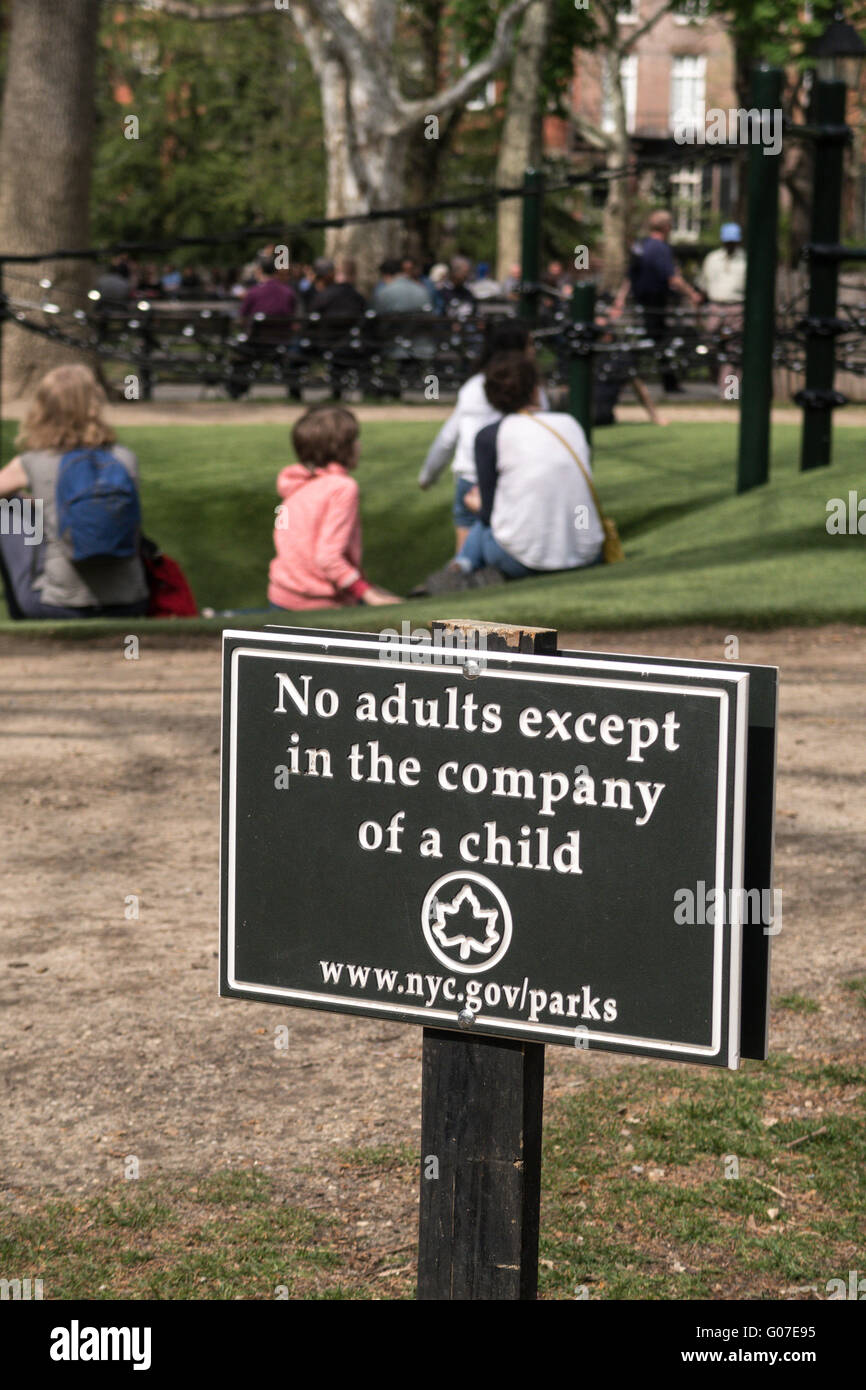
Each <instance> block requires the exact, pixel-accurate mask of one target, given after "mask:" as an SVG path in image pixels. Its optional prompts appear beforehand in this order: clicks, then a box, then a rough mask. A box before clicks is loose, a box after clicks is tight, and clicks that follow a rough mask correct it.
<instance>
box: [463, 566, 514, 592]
mask: <svg viewBox="0 0 866 1390" xmlns="http://www.w3.org/2000/svg"><path fill="white" fill-rule="evenodd" d="M467 579H468V580H469V588H470V589H488V588H490V586H491V585H495V584H504V583H505V575H504V574H503V573H502V570H498V569H496V567H495V565H485V566H484V568H483V569H480V570H473V571H472V573H471V574H469V575H467Z"/></svg>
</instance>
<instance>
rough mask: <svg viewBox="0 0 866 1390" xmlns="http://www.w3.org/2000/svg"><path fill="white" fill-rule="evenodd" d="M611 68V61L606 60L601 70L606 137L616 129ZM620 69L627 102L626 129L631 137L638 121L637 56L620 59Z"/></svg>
mask: <svg viewBox="0 0 866 1390" xmlns="http://www.w3.org/2000/svg"><path fill="white" fill-rule="evenodd" d="M610 67H611V65H610V59H609V58H605V60H604V63H603V65H602V70H601V128H602V130H603V131H604V133H605V134H606V135H611V134H612V133H613V131H614V130H615V129H616V125H615V122H614V118H613V110H612V105H613V92H612V90H611V85H612V78H611V71H610ZM619 68H620V77H621V79H622V94H623V99H624V101H625V128H626V130H627V131H628V133H629V135H633V134H634V129H635V122H636V120H637V81H638V56H637V54H636V53H627V54H626V55H625V57H624V58H621V59H620V63H619Z"/></svg>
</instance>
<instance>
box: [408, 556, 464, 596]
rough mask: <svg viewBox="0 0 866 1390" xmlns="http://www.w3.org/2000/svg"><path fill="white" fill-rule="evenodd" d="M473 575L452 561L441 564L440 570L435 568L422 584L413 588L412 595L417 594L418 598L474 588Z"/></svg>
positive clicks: (455, 592)
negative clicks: (416, 588)
mask: <svg viewBox="0 0 866 1390" xmlns="http://www.w3.org/2000/svg"><path fill="white" fill-rule="evenodd" d="M473 579H474V575H473V573H472V571H471V570H465V569H463V567H462V566H461V565H455V563H454V561H453V560H452V561H450V563H449V564H447V565H443V567H442V569H441V570H435V571H434V572H433V574H429V575H428V576H427V578H426V579H425V580H424V583H423V585H419V586H418V590H415V589H413V590H412V593H413V595H415V594H417V596H418V597H419V598H420V597H421V596H422V594H423V596H424V597H427V596H429V597H431V598H433V597H436V595H438V594H457V593H460V592H461V590H463V589H472V588H475V585H474V584H473V582H472V581H473Z"/></svg>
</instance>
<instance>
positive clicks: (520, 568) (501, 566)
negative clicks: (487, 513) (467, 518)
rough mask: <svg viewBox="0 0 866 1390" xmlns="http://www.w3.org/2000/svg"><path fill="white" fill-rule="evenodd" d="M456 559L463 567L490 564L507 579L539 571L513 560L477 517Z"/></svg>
mask: <svg viewBox="0 0 866 1390" xmlns="http://www.w3.org/2000/svg"><path fill="white" fill-rule="evenodd" d="M457 559H458V561H459V562H460V564H461V567H462V568H463V569H466V570H480V569H482V568H483V566H484V565H492V566H493V567H494V569H498V570H501V571H502V573H503V574H504V575H507V577H508V578H509V579H527V578H528V577H529V575H531V574H539V573H540V571H539V570H531V569H528V568H527V566H526V565H522V564H521V563H520V561H519V560H515V558H514V556H513V555H509V553H508V551H507V550H503V548H502V546H501V545H500V544H499V542H498V541H497V540H496V539H495V538H494V535H493V532H492V531H491V529H490V527H489V526H485V525H484V522H483V521H478V520H477V519H476V520H475V521H474V522H473V524H472V530H471V531H470V532H469V535H468V536H467V537H466V540H465V541H464V542H463V548H462V550H461V551H460V554H459V555H458V556H457Z"/></svg>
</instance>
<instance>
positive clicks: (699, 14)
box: [673, 0, 710, 24]
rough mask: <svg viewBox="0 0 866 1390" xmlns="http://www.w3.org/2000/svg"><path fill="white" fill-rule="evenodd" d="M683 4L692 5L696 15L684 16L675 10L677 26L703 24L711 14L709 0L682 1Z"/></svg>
mask: <svg viewBox="0 0 866 1390" xmlns="http://www.w3.org/2000/svg"><path fill="white" fill-rule="evenodd" d="M681 3H682V4H684V5H690V6H691V7H692V8H693V10H694V11H695V13H693V14H682V13H680V12H679V11H678V10H674V12H673V15H674V23H675V24H703V22H704V20H705V19H706V18H707V15H708V14H709V12H710V6H709V0H681Z"/></svg>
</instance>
